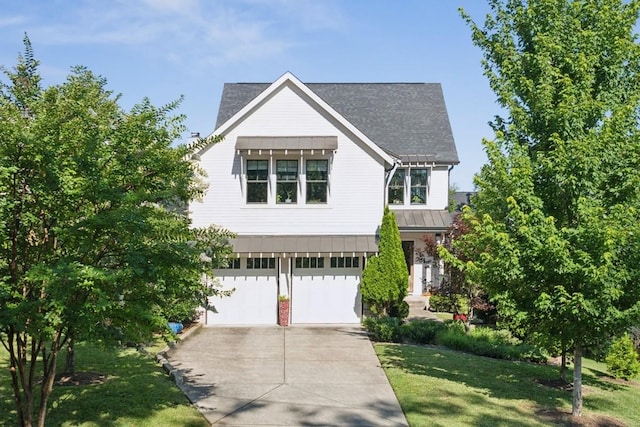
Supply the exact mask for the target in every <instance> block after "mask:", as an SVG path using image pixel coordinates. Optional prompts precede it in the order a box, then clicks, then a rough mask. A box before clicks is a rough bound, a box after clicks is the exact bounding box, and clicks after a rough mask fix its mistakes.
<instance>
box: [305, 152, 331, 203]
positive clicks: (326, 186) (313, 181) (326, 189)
mask: <svg viewBox="0 0 640 427" xmlns="http://www.w3.org/2000/svg"><path fill="white" fill-rule="evenodd" d="M310 162H316V164H318V163H320V162H323V163H324V164H325V165H326V166H325V170H324V171H318V170H314V171H312V172H324V175H325V176H324V179H309V163H310ZM304 165H305V168H304V174H305V190H306V191H305V204H307V205H326V204H327V203H328V201H329V159H305V163H304ZM309 184H324V201H323V200H319V201H311V200H310V198H309V193H310V191H309Z"/></svg>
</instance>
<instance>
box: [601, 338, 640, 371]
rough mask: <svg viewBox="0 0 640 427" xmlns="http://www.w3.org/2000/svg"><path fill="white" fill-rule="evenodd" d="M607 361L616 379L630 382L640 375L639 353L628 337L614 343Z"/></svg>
mask: <svg viewBox="0 0 640 427" xmlns="http://www.w3.org/2000/svg"><path fill="white" fill-rule="evenodd" d="M605 361H606V363H607V368H608V369H609V372H610V373H611V375H613V376H614V377H615V378H624V379H625V380H629V379H631V378H633V377H635V376H637V375H638V374H639V373H640V362H639V361H638V353H636V350H635V348H634V346H633V341H632V340H631V338H629V337H628V336H627V335H625V336H624V337H622V338H618V339H617V340H615V341H614V342H613V345H611V350H610V351H609V354H608V355H607V357H606V359H605Z"/></svg>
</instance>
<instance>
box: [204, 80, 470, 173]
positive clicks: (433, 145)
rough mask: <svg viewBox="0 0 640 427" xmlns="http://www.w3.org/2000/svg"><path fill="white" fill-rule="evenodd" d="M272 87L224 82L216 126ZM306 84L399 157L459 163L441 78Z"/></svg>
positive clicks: (380, 144) (378, 143)
mask: <svg viewBox="0 0 640 427" xmlns="http://www.w3.org/2000/svg"><path fill="white" fill-rule="evenodd" d="M285 75H286V74H285ZM271 86H272V85H271V84H269V83H225V85H224V89H223V92H222V100H221V102H220V108H219V110H218V119H217V123H216V128H219V127H220V126H222V125H223V124H224V123H226V122H227V121H228V120H229V119H230V118H232V117H233V116H234V115H235V114H237V113H238V112H239V111H240V110H241V109H243V108H244V107H245V106H247V104H249V103H250V102H251V101H252V100H254V99H255V98H256V97H258V96H259V95H260V94H261V93H263V92H264V91H265V90H267V89H268V88H269V87H271ZM304 86H305V87H306V88H308V90H310V91H311V92H313V93H314V94H315V95H317V96H318V97H319V98H320V99H322V100H323V101H324V102H326V103H327V104H328V105H329V106H330V107H332V108H333V109H334V110H335V111H336V112H337V113H338V114H340V115H341V116H342V117H344V119H346V120H347V121H348V122H349V123H351V124H352V125H353V126H355V127H356V128H357V129H358V130H359V131H360V132H362V133H363V134H364V135H366V136H367V138H368V139H370V140H371V141H372V142H373V143H375V144H376V145H377V146H378V147H380V148H382V149H383V150H384V151H386V152H387V153H390V154H392V155H394V156H395V157H398V158H401V159H403V158H406V157H407V156H411V155H417V154H419V155H426V156H428V157H429V158H430V159H433V161H435V162H438V163H446V164H457V163H459V160H458V153H457V151H456V146H455V142H454V140H453V133H452V132H451V125H450V123H449V116H448V114H447V109H446V105H445V102H444V96H443V93H442V87H441V86H440V84H439V83H308V84H304Z"/></svg>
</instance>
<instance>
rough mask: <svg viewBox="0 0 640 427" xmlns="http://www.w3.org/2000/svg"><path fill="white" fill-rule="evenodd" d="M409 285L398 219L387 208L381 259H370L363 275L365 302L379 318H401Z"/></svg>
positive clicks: (382, 233) (384, 217) (379, 252)
mask: <svg viewBox="0 0 640 427" xmlns="http://www.w3.org/2000/svg"><path fill="white" fill-rule="evenodd" d="M408 283H409V273H408V270H407V263H406V261H405V258H404V251H403V250H402V240H401V239H400V231H399V230H398V223H397V221H396V215H395V214H394V213H393V212H392V211H391V210H389V207H388V206H387V207H385V209H384V214H383V216H382V224H381V225H380V240H379V243H378V256H375V257H373V258H370V259H369V261H368V262H367V265H366V266H365V268H364V271H363V272H362V285H361V289H362V299H363V301H364V302H365V303H366V304H368V305H369V307H370V308H371V310H372V311H373V312H374V313H376V314H379V315H389V314H400V313H402V311H403V310H402V309H401V307H402V305H403V304H404V298H405V297H406V296H407V286H408Z"/></svg>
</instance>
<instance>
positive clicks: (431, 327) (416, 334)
mask: <svg viewBox="0 0 640 427" xmlns="http://www.w3.org/2000/svg"><path fill="white" fill-rule="evenodd" d="M445 328H446V326H445V325H444V323H442V322H437V321H434V320H414V321H411V322H408V323H405V324H403V325H402V336H403V337H404V338H405V339H406V340H407V341H409V342H412V343H416V344H435V343H436V336H437V335H438V333H440V332H441V331H442V330H444V329H445Z"/></svg>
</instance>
